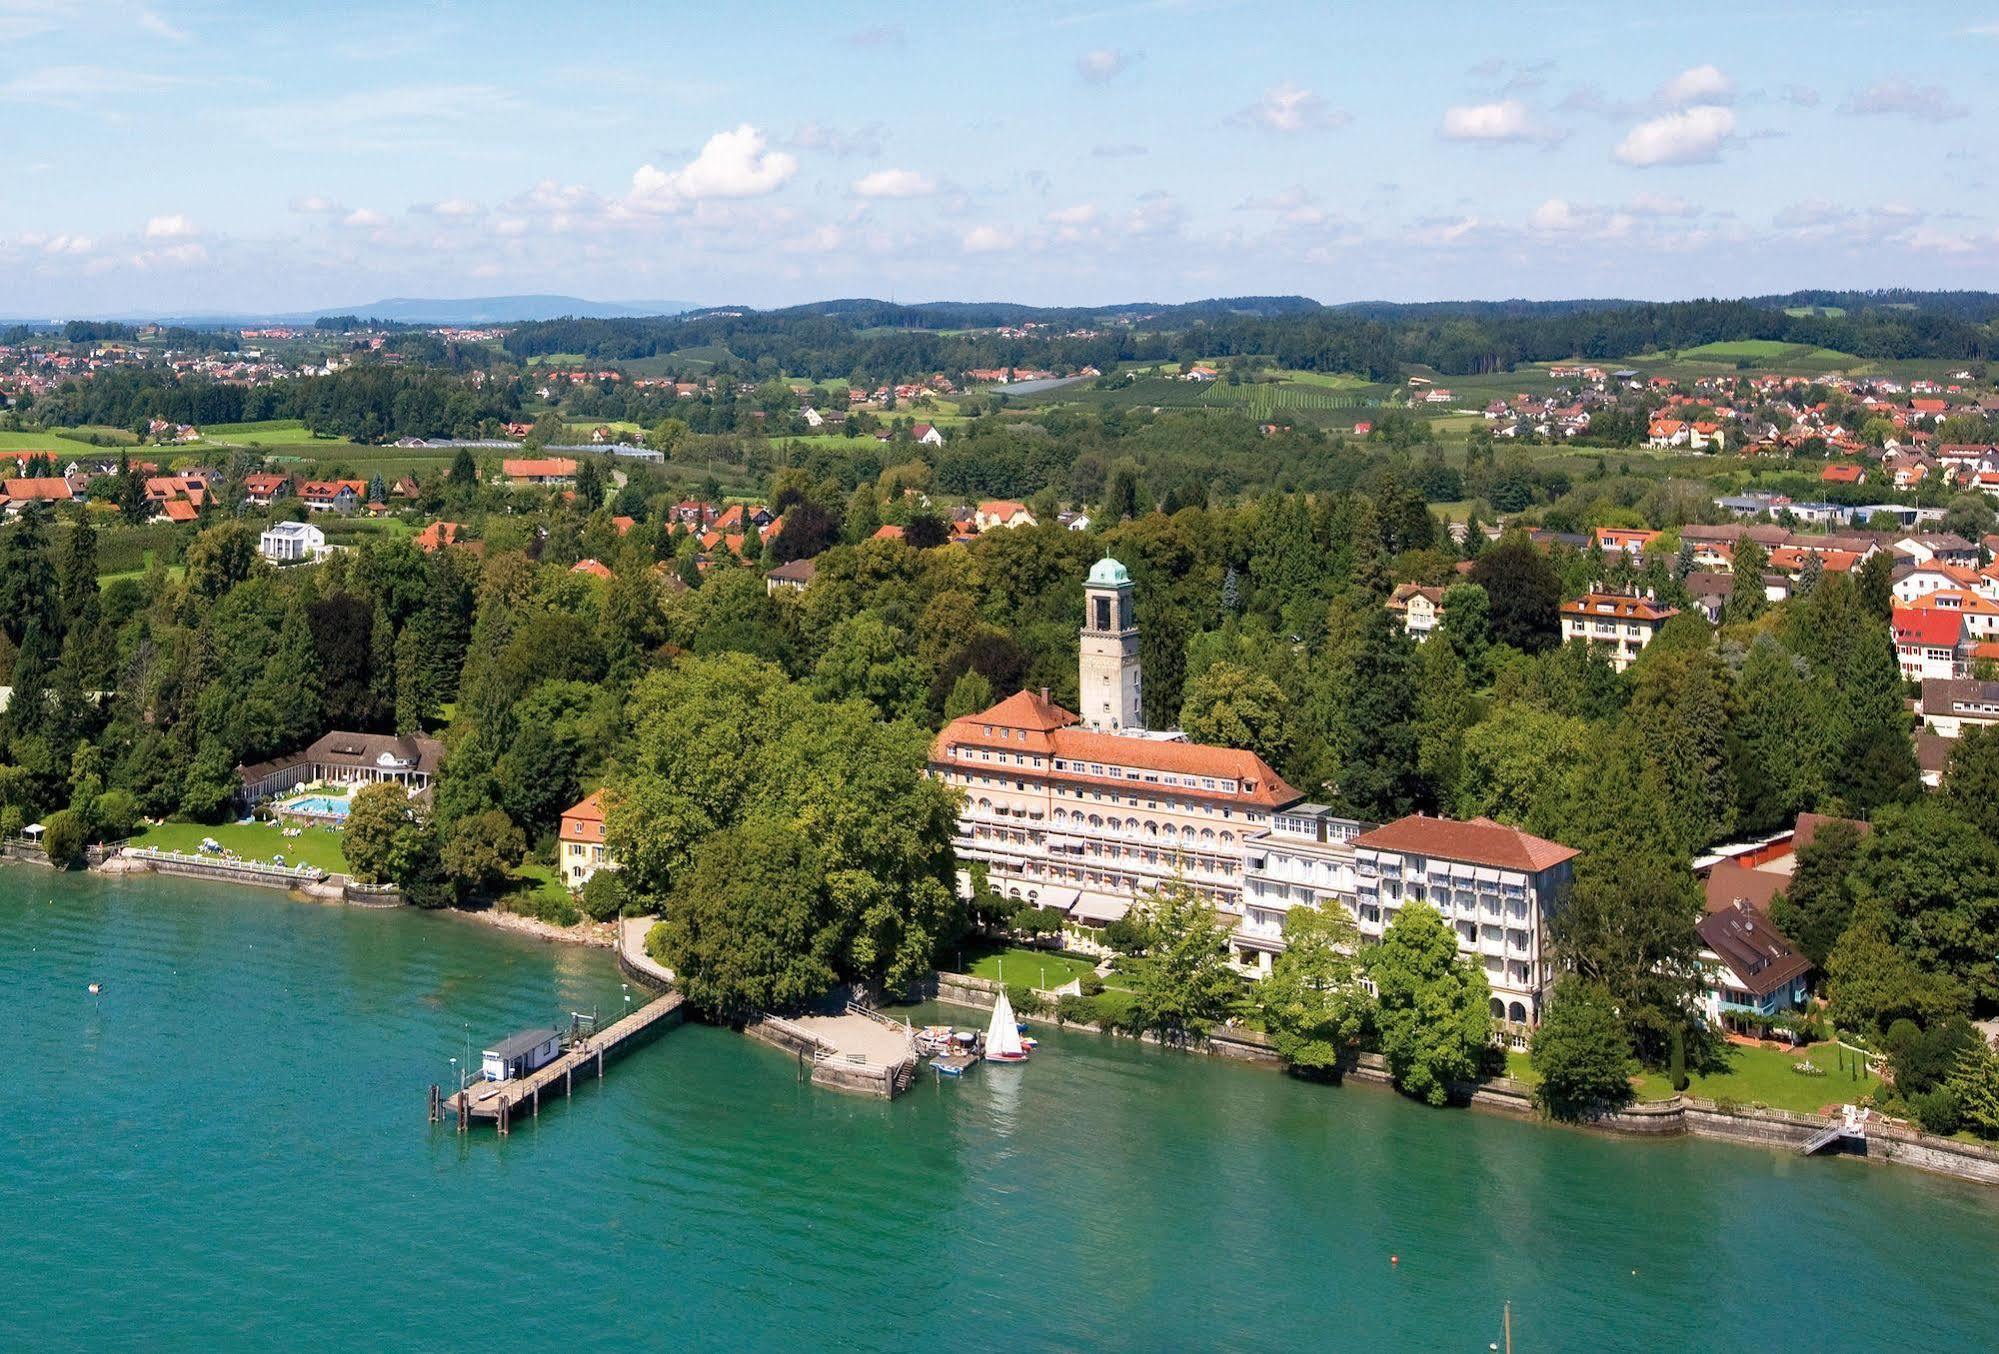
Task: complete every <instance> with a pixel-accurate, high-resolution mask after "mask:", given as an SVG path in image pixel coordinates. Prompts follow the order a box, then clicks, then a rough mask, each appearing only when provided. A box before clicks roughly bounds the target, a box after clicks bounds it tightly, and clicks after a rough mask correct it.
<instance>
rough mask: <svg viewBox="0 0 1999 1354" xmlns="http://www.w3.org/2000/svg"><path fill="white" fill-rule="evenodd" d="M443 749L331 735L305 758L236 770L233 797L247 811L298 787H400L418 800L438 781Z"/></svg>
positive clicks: (427, 741) (382, 736)
mask: <svg viewBox="0 0 1999 1354" xmlns="http://www.w3.org/2000/svg"><path fill="white" fill-rule="evenodd" d="M443 758H444V744H442V743H440V742H439V741H438V740H437V739H435V738H425V737H422V736H421V735H418V736H415V737H410V738H398V737H396V736H394V735H392V734H386V733H344V732H337V733H329V734H325V735H323V736H321V737H320V738H319V739H318V740H317V741H315V742H314V743H313V744H312V746H310V747H308V748H306V749H305V750H304V751H303V752H294V753H289V754H287V755H286V756H283V757H275V758H273V759H272V760H270V761H268V762H258V763H256V764H255V765H252V766H239V767H237V768H236V778H237V781H238V786H237V791H236V795H237V798H238V799H239V800H240V801H241V802H242V803H243V804H244V805H246V806H250V805H256V804H260V803H262V802H263V801H264V800H266V799H271V798H274V797H275V796H277V795H281V794H283V793H284V792H285V791H287V790H291V789H295V788H297V787H298V786H300V785H312V784H316V783H320V782H328V783H331V784H335V785H377V784H393V785H400V786H402V787H403V788H404V789H405V790H406V791H407V792H408V793H410V794H411V795H418V794H422V793H423V792H425V791H427V790H428V789H430V787H431V785H432V783H433V782H434V781H435V780H436V779H437V768H438V765H439V763H440V762H442V761H443Z"/></svg>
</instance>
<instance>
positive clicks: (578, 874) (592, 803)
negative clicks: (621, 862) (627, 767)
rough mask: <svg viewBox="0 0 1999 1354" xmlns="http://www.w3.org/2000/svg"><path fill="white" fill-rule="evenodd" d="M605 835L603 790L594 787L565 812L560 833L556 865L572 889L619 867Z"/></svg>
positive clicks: (573, 891) (563, 880) (563, 812)
mask: <svg viewBox="0 0 1999 1354" xmlns="http://www.w3.org/2000/svg"><path fill="white" fill-rule="evenodd" d="M604 835H605V829H604V792H603V791H602V790H592V791H591V792H590V793H589V794H587V795H585V796H584V797H583V800H582V802H580V803H577V804H572V805H570V806H569V807H568V808H566V809H564V810H563V811H562V828H561V830H560V832H559V833H558V834H557V837H558V841H559V843H560V846H561V852H560V859H559V860H558V861H557V863H556V868H557V870H558V871H559V872H560V874H561V878H562V882H563V884H564V886H565V887H567V888H568V889H569V890H570V892H572V893H576V892H581V891H582V888H583V886H584V885H585V884H587V883H589V882H590V876H591V875H594V874H596V873H597V871H599V870H615V869H617V868H618V863H617V861H615V860H613V859H612V858H611V855H610V852H609V849H608V848H607V847H606V846H605V844H604Z"/></svg>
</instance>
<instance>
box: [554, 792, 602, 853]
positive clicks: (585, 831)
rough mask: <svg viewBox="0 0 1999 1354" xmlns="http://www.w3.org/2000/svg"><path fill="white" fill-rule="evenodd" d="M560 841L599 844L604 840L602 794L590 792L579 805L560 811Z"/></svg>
mask: <svg viewBox="0 0 1999 1354" xmlns="http://www.w3.org/2000/svg"><path fill="white" fill-rule="evenodd" d="M561 836H562V840H564V841H566V842H601V841H603V840H604V792H603V791H602V790H592V791H591V792H590V793H589V794H587V795H585V796H584V797H583V801H582V802H581V803H579V804H572V805H570V806H569V807H568V808H566V809H564V810H563V811H562V833H561Z"/></svg>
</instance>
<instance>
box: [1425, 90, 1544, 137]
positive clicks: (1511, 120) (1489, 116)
mask: <svg viewBox="0 0 1999 1354" xmlns="http://www.w3.org/2000/svg"><path fill="white" fill-rule="evenodd" d="M1441 134H1442V135H1443V137H1444V139H1445V140H1447V141H1541V140H1546V139H1548V136H1549V133H1548V132H1546V131H1545V130H1543V129H1541V128H1539V127H1536V126H1535V125H1534V119H1533V116H1532V115H1531V114H1529V113H1528V111H1527V105H1526V104H1524V103H1522V102H1520V100H1518V99H1502V100H1501V101H1500V102H1498V103H1473V104H1460V105H1458V106H1457V107H1455V108H1446V109H1445V110H1444V125H1443V128H1442V129H1441Z"/></svg>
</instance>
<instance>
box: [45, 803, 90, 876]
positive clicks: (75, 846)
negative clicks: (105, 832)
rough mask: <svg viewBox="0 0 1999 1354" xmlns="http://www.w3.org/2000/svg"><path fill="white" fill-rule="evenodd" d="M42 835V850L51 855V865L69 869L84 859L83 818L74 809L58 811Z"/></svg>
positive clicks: (48, 822) (84, 833) (50, 817)
mask: <svg viewBox="0 0 1999 1354" xmlns="http://www.w3.org/2000/svg"><path fill="white" fill-rule="evenodd" d="M44 826H45V827H46V828H47V829H48V830H47V831H46V832H44V833H43V834H42V849H43V850H44V851H47V852H48V853H49V863H50V864H51V865H55V866H57V867H59V868H61V869H65V870H66V869H68V868H70V867H71V866H72V865H75V864H76V863H77V862H78V861H80V860H82V859H83V840H84V837H85V836H86V835H88V834H87V833H86V832H85V831H84V823H83V817H82V815H81V814H79V813H77V812H76V810H74V809H57V810H56V811H55V812H54V813H52V814H50V815H49V816H48V820H47V822H46V823H45V824H44Z"/></svg>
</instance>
